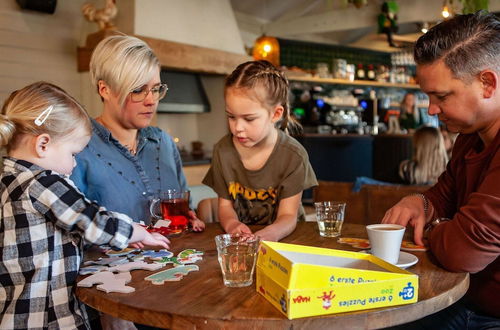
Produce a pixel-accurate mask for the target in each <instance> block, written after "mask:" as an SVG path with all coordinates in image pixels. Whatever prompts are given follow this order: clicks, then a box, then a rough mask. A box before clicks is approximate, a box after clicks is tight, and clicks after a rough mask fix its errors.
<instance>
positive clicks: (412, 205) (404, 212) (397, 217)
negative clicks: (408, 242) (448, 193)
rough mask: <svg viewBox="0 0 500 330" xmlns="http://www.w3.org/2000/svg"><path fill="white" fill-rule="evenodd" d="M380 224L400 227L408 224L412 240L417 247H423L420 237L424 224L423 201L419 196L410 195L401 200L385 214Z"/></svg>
mask: <svg viewBox="0 0 500 330" xmlns="http://www.w3.org/2000/svg"><path fill="white" fill-rule="evenodd" d="M382 223H395V224H398V225H402V226H405V227H406V226H407V225H408V224H410V225H411V226H412V227H413V228H414V229H413V233H414V237H413V240H414V241H415V243H416V244H417V245H424V243H423V241H422V237H423V234H424V226H425V223H426V218H425V212H424V201H423V200H422V198H421V197H420V196H417V195H410V196H406V197H404V198H403V199H401V200H400V201H399V202H398V203H397V204H396V205H394V206H393V207H391V208H390V209H389V210H387V212H385V215H384V218H383V219H382Z"/></svg>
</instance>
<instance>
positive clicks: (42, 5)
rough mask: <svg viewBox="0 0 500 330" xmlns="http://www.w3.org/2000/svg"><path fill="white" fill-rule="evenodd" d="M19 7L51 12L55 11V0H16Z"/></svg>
mask: <svg viewBox="0 0 500 330" xmlns="http://www.w3.org/2000/svg"><path fill="white" fill-rule="evenodd" d="M16 2H17V4H18V5H19V7H21V9H28V10H34V11H39V12H42V13H47V14H53V13H54V12H55V11H56V5H57V0H16Z"/></svg>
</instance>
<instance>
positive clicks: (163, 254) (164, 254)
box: [142, 250, 174, 260]
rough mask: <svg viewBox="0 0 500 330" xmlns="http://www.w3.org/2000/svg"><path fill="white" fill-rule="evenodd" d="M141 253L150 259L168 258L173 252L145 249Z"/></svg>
mask: <svg viewBox="0 0 500 330" xmlns="http://www.w3.org/2000/svg"><path fill="white" fill-rule="evenodd" d="M142 255H143V256H144V257H148V258H150V259H152V260H159V259H162V258H170V257H171V256H173V255H174V254H173V253H172V252H170V251H168V250H160V251H154V250H146V251H144V252H142Z"/></svg>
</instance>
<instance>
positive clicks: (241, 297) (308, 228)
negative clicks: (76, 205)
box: [76, 222, 469, 329]
mask: <svg viewBox="0 0 500 330" xmlns="http://www.w3.org/2000/svg"><path fill="white" fill-rule="evenodd" d="M221 233H223V231H222V229H221V228H220V226H219V224H217V223H214V224H208V225H207V228H206V230H205V232H203V233H186V234H183V235H182V236H180V237H176V238H172V239H171V241H172V244H171V246H172V248H171V250H172V252H174V253H178V252H180V251H182V250H184V249H187V248H196V249H197V250H202V251H203V252H204V253H205V255H204V256H203V260H202V261H199V262H198V263H197V265H198V266H199V267H200V271H198V272H191V273H189V274H188V275H187V276H186V277H185V278H184V279H182V280H181V281H180V282H165V284H163V285H153V284H151V282H149V281H145V280H144V278H145V277H146V276H148V275H151V274H153V273H154V272H149V271H144V270H135V271H132V272H131V273H132V282H131V283H129V284H128V285H129V286H132V287H134V288H135V289H136V291H135V292H133V293H129V294H123V293H109V294H106V293H104V292H102V291H99V290H97V289H96V288H95V287H93V288H77V289H76V294H77V296H78V298H79V299H81V300H82V301H83V302H84V303H86V304H87V305H89V306H91V307H93V308H95V309H97V310H99V311H101V312H104V313H107V314H110V315H112V316H115V317H119V318H123V319H126V320H130V321H133V322H136V323H141V324H147V325H151V326H156V327H160V328H169V329H227V328H231V329H256V328H258V329H292V328H293V329H319V328H322V327H323V328H333V327H339V328H343V329H346V328H349V329H374V328H381V327H388V326H393V325H398V324H402V323H406V322H410V321H413V320H416V319H419V318H422V317H424V316H426V315H429V314H432V313H434V312H437V311H439V310H441V309H443V308H445V307H447V306H449V305H451V304H452V303H454V302H455V301H457V300H458V299H460V298H461V297H462V296H463V295H464V294H465V292H466V291H467V288H468V286H469V276H468V274H466V273H450V272H448V271H445V270H444V269H442V268H440V267H439V266H437V265H436V263H435V261H434V260H433V258H432V255H430V254H429V253H427V252H412V253H413V254H415V255H416V256H417V257H418V258H419V262H418V263H417V264H416V265H414V266H412V267H410V268H408V270H409V271H410V272H413V273H415V274H417V275H419V292H418V302H417V303H415V304H410V305H402V306H392V307H387V308H378V309H368V310H363V311H357V312H350V313H341V314H331V315H326V316H318V317H308V318H301V319H295V320H288V319H287V318H286V317H285V316H284V315H282V314H281V313H280V312H279V311H278V309H276V308H275V307H274V306H272V305H271V303H269V302H268V301H267V300H266V299H265V298H264V297H263V296H261V295H260V294H258V293H257V292H256V290H255V284H253V285H252V286H249V287H246V288H228V287H225V286H224V284H223V282H222V274H221V271H220V267H219V264H218V261H217V250H216V247H215V241H214V237H215V236H216V235H218V234H221ZM342 236H343V237H365V238H366V237H367V236H366V230H365V228H364V226H362V225H353V224H344V228H343V229H342ZM282 242H285V243H293V244H301V245H310V246H317V247H325V248H336V249H343V250H351V251H357V249H354V248H351V247H350V246H349V245H345V244H339V243H337V240H336V239H335V238H324V237H321V236H320V235H319V233H318V230H317V226H316V223H311V222H306V223H299V224H298V225H297V229H296V230H295V231H294V232H293V233H292V234H291V235H290V236H288V237H287V238H285V239H283V240H282ZM95 257H96V255H95V254H89V255H88V256H87V258H93V259H95ZM80 278H83V277H80Z"/></svg>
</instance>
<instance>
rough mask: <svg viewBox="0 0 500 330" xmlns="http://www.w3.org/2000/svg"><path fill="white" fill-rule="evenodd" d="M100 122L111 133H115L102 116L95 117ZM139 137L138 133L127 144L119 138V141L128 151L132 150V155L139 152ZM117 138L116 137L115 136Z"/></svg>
mask: <svg viewBox="0 0 500 330" xmlns="http://www.w3.org/2000/svg"><path fill="white" fill-rule="evenodd" d="M95 120H96V121H97V122H98V123H99V124H101V125H102V126H104V127H106V128H107V129H108V130H109V131H110V132H111V134H113V131H112V130H111V128H110V127H109V126H108V125H106V123H105V122H104V120H102V117H97V118H96V119H95ZM137 138H138V134H137V133H136V136H135V138H134V139H133V140H132V143H127V144H124V143H122V142H121V141H120V140H118V139H117V140H118V142H119V143H121V145H122V146H124V147H125V148H126V149H127V150H128V152H130V154H131V155H132V156H135V155H136V154H137ZM115 139H116V137H115Z"/></svg>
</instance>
